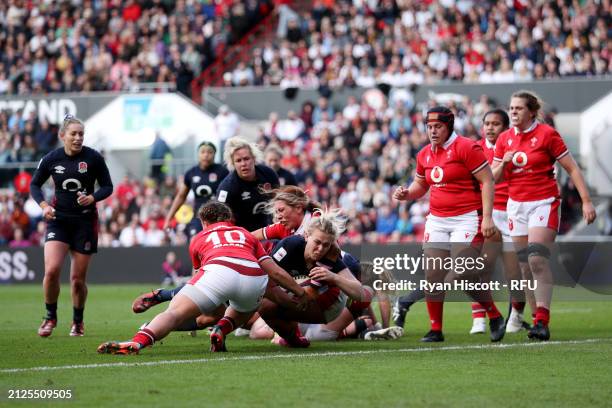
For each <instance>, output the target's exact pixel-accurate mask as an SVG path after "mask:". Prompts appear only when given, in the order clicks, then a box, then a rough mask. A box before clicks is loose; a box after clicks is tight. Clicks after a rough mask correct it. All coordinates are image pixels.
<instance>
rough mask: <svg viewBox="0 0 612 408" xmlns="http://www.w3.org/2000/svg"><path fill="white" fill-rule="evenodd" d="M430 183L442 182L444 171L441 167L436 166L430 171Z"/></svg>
mask: <svg viewBox="0 0 612 408" xmlns="http://www.w3.org/2000/svg"><path fill="white" fill-rule="evenodd" d="M430 177H431V181H433V182H434V183H439V182H441V181H442V178H443V177H444V170H442V167H440V166H436V167H434V168H433V169H431V174H430Z"/></svg>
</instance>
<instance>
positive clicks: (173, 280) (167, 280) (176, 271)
mask: <svg viewBox="0 0 612 408" xmlns="http://www.w3.org/2000/svg"><path fill="white" fill-rule="evenodd" d="M181 268H182V264H181V261H180V260H179V259H177V257H176V254H175V253H174V252H173V251H168V253H167V254H166V259H165V260H164V262H163V263H162V270H163V272H164V278H163V280H162V286H176V285H178V284H179V283H180V276H181V275H182V270H181Z"/></svg>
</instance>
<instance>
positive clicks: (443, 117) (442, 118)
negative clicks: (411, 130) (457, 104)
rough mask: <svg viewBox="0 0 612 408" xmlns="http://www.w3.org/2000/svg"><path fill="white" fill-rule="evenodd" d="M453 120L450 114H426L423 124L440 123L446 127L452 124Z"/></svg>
mask: <svg viewBox="0 0 612 408" xmlns="http://www.w3.org/2000/svg"><path fill="white" fill-rule="evenodd" d="M453 119H454V115H453V114H452V113H443V112H427V118H425V123H429V122H441V123H445V124H447V125H448V124H450V123H451V122H453Z"/></svg>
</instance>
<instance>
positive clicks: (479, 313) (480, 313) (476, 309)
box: [472, 302, 486, 319]
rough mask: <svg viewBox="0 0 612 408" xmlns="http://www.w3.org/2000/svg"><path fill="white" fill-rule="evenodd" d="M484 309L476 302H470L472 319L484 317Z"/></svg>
mask: <svg viewBox="0 0 612 408" xmlns="http://www.w3.org/2000/svg"><path fill="white" fill-rule="evenodd" d="M485 312H486V311H485V309H484V307H482V305H481V304H480V303H478V302H472V319H478V318H483V319H484V317H485V316H486V313H485Z"/></svg>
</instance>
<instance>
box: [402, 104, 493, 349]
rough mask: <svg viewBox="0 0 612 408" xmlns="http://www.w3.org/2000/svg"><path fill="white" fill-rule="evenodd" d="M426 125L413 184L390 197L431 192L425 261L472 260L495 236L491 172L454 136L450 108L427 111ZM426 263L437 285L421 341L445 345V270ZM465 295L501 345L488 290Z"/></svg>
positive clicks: (468, 143) (474, 147)
mask: <svg viewBox="0 0 612 408" xmlns="http://www.w3.org/2000/svg"><path fill="white" fill-rule="evenodd" d="M425 122H426V125H427V135H428V137H429V140H430V142H431V144H430V145H429V146H426V147H424V148H423V149H422V150H421V151H420V152H419V153H418V155H417V169H416V178H415V180H414V181H413V182H412V183H411V184H410V186H408V187H403V186H400V187H398V189H397V190H396V191H395V192H394V193H393V198H395V199H396V200H415V199H418V198H420V197H422V196H423V195H425V193H427V191H428V190H430V189H431V196H430V211H431V213H430V214H429V215H428V216H427V221H426V223H425V237H424V244H423V248H424V252H425V257H426V261H427V258H431V259H432V260H436V259H443V260H445V259H449V256H450V257H452V259H458V257H471V258H474V257H476V256H477V255H478V253H479V251H480V245H481V244H482V242H483V236H484V237H486V238H488V237H490V236H492V235H493V234H494V233H495V225H494V223H493V219H492V210H493V193H494V185H493V176H492V174H491V168H490V167H489V165H488V163H487V159H486V158H485V156H484V153H483V151H482V148H481V147H480V146H479V145H478V144H476V143H475V142H474V141H472V140H470V139H468V138H465V137H463V136H459V135H458V134H457V133H455V132H454V115H453V113H452V111H451V110H450V109H448V108H446V107H443V106H436V107H434V108H432V109H430V110H429V111H428V112H427V116H426V118H425ZM481 186H482V187H481ZM444 263H446V262H444ZM427 264H428V265H427V266H428V267H427V268H426V276H427V281H428V283H430V284H436V286H435V287H434V288H433V289H432V288H428V289H427V290H426V291H425V298H426V300H427V311H428V312H429V317H430V322H431V330H430V331H429V332H428V333H427V334H426V335H425V336H424V337H423V338H422V339H421V341H423V342H440V341H444V335H443V334H442V315H443V307H444V294H445V292H444V290H442V289H443V288H441V284H442V283H444V281H445V277H446V274H447V271H446V269H445V268H444V267H440V265H439V264H440V262H429V261H427ZM451 272H454V271H451ZM471 272H474V271H471ZM466 278H467V275H466ZM466 293H468V295H470V296H471V297H472V298H473V299H474V300H477V301H479V302H480V304H482V305H483V307H484V308H485V310H486V314H487V315H488V317H489V319H490V320H489V326H490V329H491V341H499V340H501V339H502V338H503V336H504V333H505V327H504V318H503V317H502V316H501V314H500V313H499V311H498V310H497V307H496V306H495V303H494V302H493V299H492V297H491V293H490V291H478V292H476V291H470V292H466Z"/></svg>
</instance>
